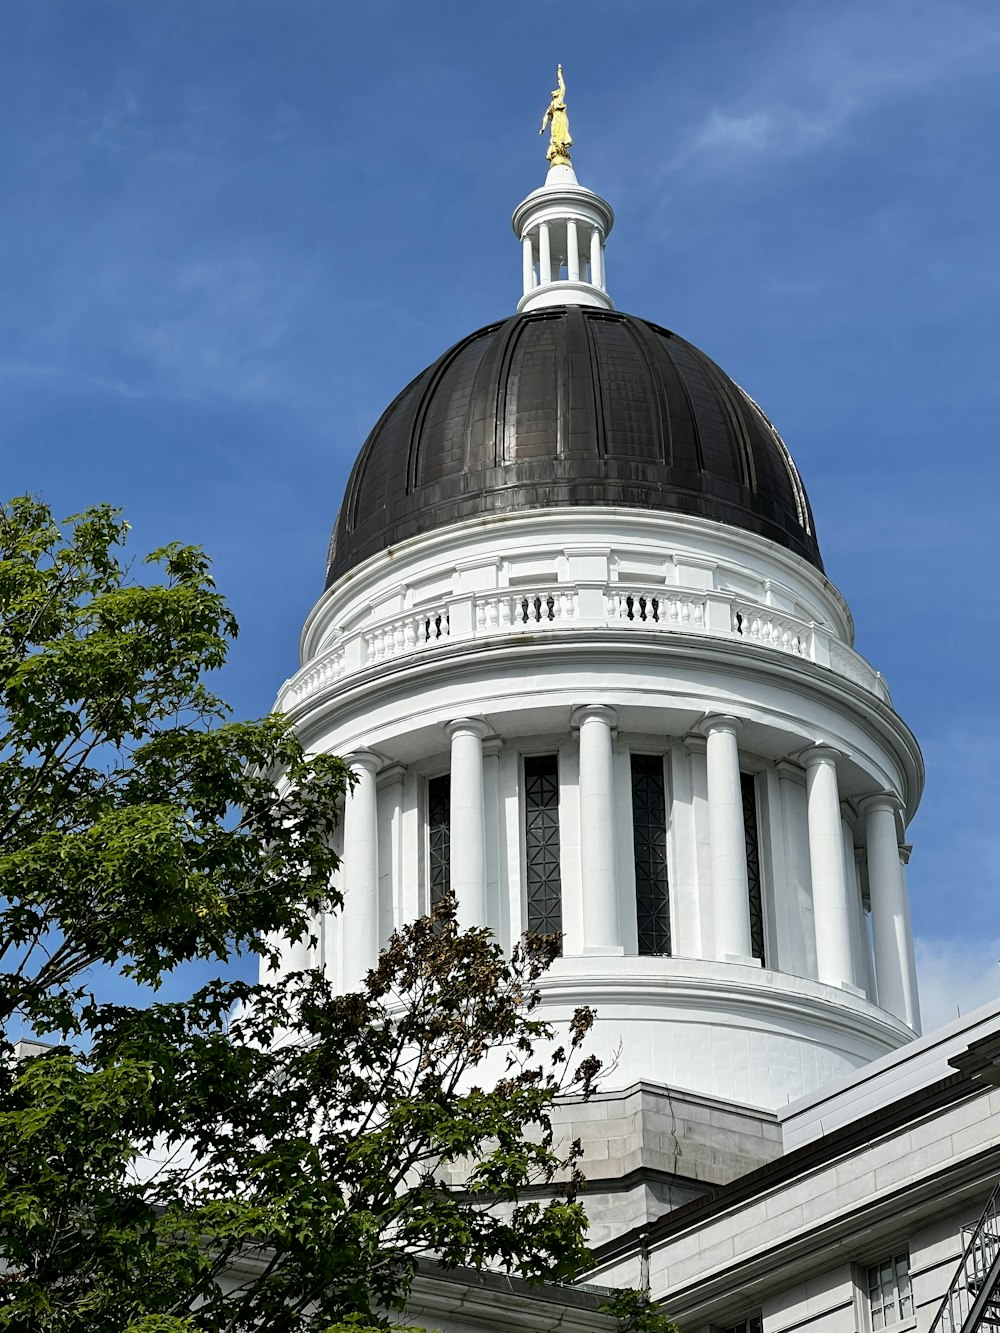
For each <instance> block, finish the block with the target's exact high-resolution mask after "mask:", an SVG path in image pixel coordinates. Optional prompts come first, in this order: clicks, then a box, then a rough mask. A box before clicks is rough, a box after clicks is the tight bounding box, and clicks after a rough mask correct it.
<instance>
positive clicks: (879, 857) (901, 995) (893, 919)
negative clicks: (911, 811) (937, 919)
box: [860, 792, 919, 1027]
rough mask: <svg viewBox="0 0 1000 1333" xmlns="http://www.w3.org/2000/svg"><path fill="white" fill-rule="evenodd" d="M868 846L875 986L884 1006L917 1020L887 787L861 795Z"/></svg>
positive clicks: (893, 802) (895, 803) (891, 803)
mask: <svg viewBox="0 0 1000 1333" xmlns="http://www.w3.org/2000/svg"><path fill="white" fill-rule="evenodd" d="M860 808H861V812H862V814H863V815H864V817H865V841H866V843H867V847H868V893H869V895H870V897H871V903H872V934H873V936H874V937H875V985H876V986H877V987H878V1002H879V1004H880V1005H881V1007H882V1008H883V1009H888V1010H889V1012H890V1013H891V1014H895V1015H896V1017H897V1018H901V1019H902V1020H903V1022H904V1023H907V1024H909V1025H910V1026H911V1027H913V1026H915V1025H916V1022H917V1021H919V1020H918V1014H917V995H916V985H915V981H914V980H911V977H910V975H909V973H910V967H909V941H908V939H907V936H908V934H909V916H910V914H909V910H908V908H907V903H906V894H905V892H904V890H903V868H902V866H901V864H900V860H899V839H898V838H897V837H896V812H897V810H898V809H899V802H898V800H897V799H896V797H895V796H893V795H892V794H891V793H890V792H879V793H878V795H876V796H866V797H865V799H864V800H863V801H862V802H861V804H860Z"/></svg>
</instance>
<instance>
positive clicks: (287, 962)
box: [277, 917, 318, 976]
mask: <svg viewBox="0 0 1000 1333" xmlns="http://www.w3.org/2000/svg"><path fill="white" fill-rule="evenodd" d="M317 931H318V925H317V923H316V919H315V917H314V918H313V919H312V921H310V923H309V930H308V931H307V932H306V934H305V935H302V936H301V937H300V938H299V939H297V940H285V942H284V946H283V947H282V950H281V965H280V967H279V968H278V973H277V975H280V976H286V975H287V974H288V973H289V972H306V971H308V969H309V968H310V967H315V966H316V964H315V962H314V960H313V956H312V952H313V951H312V946H311V945H310V943H309V935H310V933H313V934H315V933H316V932H317Z"/></svg>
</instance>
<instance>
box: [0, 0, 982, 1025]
mask: <svg viewBox="0 0 1000 1333" xmlns="http://www.w3.org/2000/svg"><path fill="white" fill-rule="evenodd" d="M0 34H2V41H0V115H2V121H3V124H4V126H5V133H4V135H3V137H2V141H0V180H2V182H3V189H2V198H3V205H2V209H0V291H2V293H3V297H2V300H0V423H2V424H0V429H2V439H3V443H4V466H5V471H6V477H5V481H4V489H5V491H6V493H7V494H14V493H17V492H19V491H23V490H33V491H36V492H38V493H40V494H41V495H42V496H43V497H44V498H45V499H47V500H48V501H49V502H50V503H51V504H52V505H53V506H54V507H55V508H56V509H57V510H59V511H62V512H65V513H68V512H70V511H72V510H75V509H78V508H80V507H81V506H83V505H84V504H87V503H90V502H92V501H98V500H111V501H113V502H115V503H116V504H120V505H122V506H124V508H125V509H126V511H127V514H128V516H129V518H130V519H131V521H132V522H133V525H134V528H135V537H136V544H137V547H142V548H143V549H145V548H148V547H150V546H152V545H154V544H157V543H159V542H162V541H165V540H170V539H175V538H176V539H181V540H185V541H194V542H199V543H202V544H203V545H204V546H205V547H206V548H207V549H208V550H209V551H210V552H211V553H212V555H213V557H214V559H215V563H216V575H217V580H218V583H219V585H220V586H221V588H222V589H223V590H224V591H225V592H226V593H227V594H228V596H229V597H230V599H231V600H232V602H233V604H234V606H235V608H236V611H237V613H238V615H239V618H240V621H241V624H242V627H243V632H242V635H241V637H240V640H239V642H238V645H237V647H236V649H235V651H234V653H233V658H232V662H231V665H230V667H229V668H228V669H227V671H226V673H225V679H224V681H223V683H222V688H223V690H224V692H225V693H227V695H228V696H229V697H230V698H231V700H232V701H233V703H234V705H235V707H236V709H237V711H238V713H240V714H243V715H250V714H259V713H262V712H264V711H266V710H267V709H268V708H269V707H270V705H271V702H272V700H273V698H274V694H275V691H276V689H277V686H278V685H279V684H280V683H281V681H282V680H283V679H284V678H285V677H286V676H287V675H289V674H291V672H292V671H293V670H294V669H295V666H296V645H297V638H298V631H299V627H300V625H301V623H302V620H303V619H304V617H305V615H306V613H307V611H308V609H309V607H310V605H311V604H312V602H313V601H314V599H315V598H316V596H318V594H319V592H320V591H321V587H322V575H323V561H324V554H325V549H326V543H327V539H328V536H329V529H330V527H331V524H332V522H333V518H334V515H335V513H336V509H337V506H338V503H339V499H340V494H341V491H342V488H343V485H344V482H345V480H346V477H347V473H348V470H349V468H350V465H351V462H352V461H353V458H354V455H355V453H356V452H357V450H358V448H359V447H360V445H361V443H362V442H363V440H364V437H365V435H366V433H367V431H368V429H369V428H370V427H371V425H372V424H373V423H374V421H375V419H376V417H377V416H378V414H379V412H380V411H381V409H382V407H384V405H385V404H386V403H387V402H388V401H389V399H390V398H391V397H392V396H394V394H395V393H396V392H397V391H398V389H399V388H400V387H401V386H402V385H403V384H404V383H405V382H406V381H407V380H408V379H410V378H411V377H412V376H413V375H414V374H415V373H416V372H417V371H419V370H420V369H421V368H422V367H423V366H424V365H426V364H427V363H428V362H430V361H431V360H433V359H434V358H435V357H436V356H437V355H438V354H439V353H440V352H441V351H442V350H444V348H445V347H447V346H449V345H450V344H451V343H452V342H454V341H455V340H456V339H457V338H459V337H461V336H462V335H463V334H465V333H466V332H468V331H469V330H471V329H473V328H476V327H479V326H480V325H482V324H484V323H487V322H488V321H490V320H492V319H495V318H497V317H499V316H502V315H504V314H506V313H507V312H509V311H510V310H512V309H513V306H514V304H515V302H516V300H517V297H518V295H519V284H520V253H519V249H518V246H517V244H516V242H515V240H514V238H513V236H512V234H511V232H510V230H509V221H508V219H509V216H510V212H511V209H512V208H513V206H514V205H515V204H516V203H517V202H518V201H519V200H520V199H521V198H522V197H523V196H524V195H525V194H526V193H527V192H528V191H529V190H530V189H532V188H534V187H535V186H536V185H537V184H540V183H541V180H542V178H543V173H544V158H543V152H544V141H543V140H540V139H539V138H538V135H537V129H538V123H539V121H540V117H541V113H542V111H543V110H544V107H545V105H546V100H547V95H548V90H549V88H550V87H551V86H552V83H551V80H552V74H553V69H554V66H555V63H556V62H557V61H558V60H561V61H562V63H563V65H564V67H565V70H566V78H567V84H568V87H569V96H568V100H569V107H570V114H571V118H572V128H573V136H574V140H575V148H574V163H575V165H576V168H577V171H578V174H579V176H580V179H581V180H582V181H583V182H584V183H586V184H588V185H590V186H592V187H593V188H594V189H596V190H598V191H599V192H600V193H602V194H603V195H605V196H606V197H607V198H608V199H610V201H611V202H612V204H613V205H614V207H615V210H616V213H617V222H616V226H615V230H614V233H613V235H612V238H611V242H610V245H609V250H608V265H607V267H608V283H609V287H610V289H611V292H612V295H613V297H614V298H615V301H616V303H617V304H618V306H619V307H620V308H622V309H625V310H629V311H631V312H633V313H635V314H639V315H645V316H647V317H649V318H652V319H654V320H656V321H657V322H659V323H662V324H665V325H667V326H668V327H670V328H673V329H675V330H677V332H679V333H681V334H683V335H684V336H685V337H687V338H690V339H691V340H692V341H694V342H695V343H697V344H698V345H699V346H700V347H702V348H704V349H705V350H706V351H707V352H708V353H709V354H710V355H711V356H712V357H714V358H715V359H716V360H717V361H719V362H720V363H721V365H722V366H724V367H725V369H726V370H727V371H728V372H729V373H730V374H731V375H733V377H734V378H735V379H737V380H738V381H739V382H740V383H741V384H743V385H744V386H745V387H746V388H747V389H748V391H749V392H750V393H752V394H753V396H754V397H755V398H756V399H757V400H758V401H759V402H760V403H761V404H762V405H763V406H764V408H765V410H766V411H767V412H768V414H769V415H770V416H771V417H772V418H773V420H774V421H775V422H776V424H777V425H778V427H779V429H780V430H781V431H782V434H783V435H784V437H785V439H786V440H787V442H788V444H789V446H790V448H791V449H792V452H793V454H794V456H795V458H796V460H797V462H798V464H799V467H800V470H801V472H802V474H803V477H804V479H805V482H806V485H807V487H808V489H809V493H810V496H811V499H812V502H813V508H814V510H815V513H816V520H817V527H818V531H819V536H820V540H821V544H822V547H823V552H824V556H825V559H826V563H827V569H828V572H829V573H830V575H831V577H832V578H833V580H834V581H835V582H836V583H837V584H838V586H839V587H840V588H841V590H842V591H843V592H844V594H845V595H846V597H847V599H848V601H849V603H850V605H851V607H852V609H853V611H854V614H855V618H856V621H857V628H858V647H859V648H860V650H861V651H862V652H863V653H864V654H865V655H866V656H867V657H868V658H869V659H870V660H871V661H872V662H873V663H874V665H875V666H877V667H878V668H879V669H880V670H881V671H882V672H883V673H884V675H885V676H886V678H887V680H888V682H889V685H890V687H891V689H892V691H893V698H894V702H895V704H896V706H897V708H898V709H899V711H900V712H901V713H902V715H903V716H904V717H905V718H906V720H907V721H908V722H909V724H910V725H911V727H912V728H913V730H914V731H915V732H916V734H917V736H918V738H919V739H920V741H921V743H922V745H923V747H924V752H925V756H926V759H927V765H928V782H927V790H926V795H925V799H924V804H923V807H922V809H921V811H920V813H919V815H918V817H917V819H916V820H915V821H914V823H913V825H912V826H911V836H912V840H913V843H914V846H915V850H914V855H913V861H912V864H911V869H910V883H911V892H912V896H913V913H914V921H915V926H916V930H917V934H918V937H919V942H920V943H919V949H920V957H921V965H922V975H923V983H924V992H925V1005H926V1007H927V1008H928V1009H930V1011H931V1016H932V1017H934V1018H937V1019H939V1020H940V1021H943V1020H944V1019H945V1018H947V1017H951V1016H954V1012H955V1005H956V1004H957V1003H960V1004H961V1005H962V1008H963V1010H964V1009H967V1008H968V1007H971V1005H972V1004H974V1003H978V1002H981V1001H982V1000H985V999H986V998H987V997H989V996H991V995H994V994H997V993H1000V967H998V965H997V960H998V959H1000V923H998V920H997V909H996V904H997V901H998V898H1000V893H998V890H1000V819H998V811H1000V759H998V753H1000V712H998V704H997V690H996V680H997V668H996V659H997V650H998V646H1000V643H998V641H1000V613H998V606H997V593H996V588H997V581H996V578H995V576H994V571H993V562H994V561H995V559H996V553H997V540H996V531H997V505H998V465H997V441H996V420H997V415H998V407H1000V379H998V376H997V364H998V343H1000V320H998V297H1000V228H998V224H997V217H998V215H1000V162H998V157H1000V149H998V144H1000V135H998V133H997V127H998V121H1000V6H997V5H996V3H995V0H948V3H947V4H944V3H941V0H930V2H927V3H924V2H921V0H879V3H878V4H872V3H871V0H838V3H836V4H831V3H829V0H821V2H820V3H816V2H815V0H742V2H738V0H641V2H639V0H617V2H616V4H615V5H614V6H610V5H608V4H606V3H601V4H597V3H593V0H578V2H577V3H576V4H574V5H573V6H569V7H568V6H566V5H564V4H554V3H549V2H548V0H534V3H530V4H529V3H523V0H506V2H505V3H504V4H502V5H497V4H493V5H488V4H486V3H478V4H477V3H470V2H469V0H466V2H465V3H461V4H460V3H452V2H451V0H424V2H423V3H420V4H417V3H414V0H407V2H404V0H366V3H364V4H361V5H351V6H348V5H346V4H338V3H334V2H333V0H170V3H169V4H158V5H153V4H147V3H142V2H141V0H20V2H15V0H7V3H6V4H5V5H4V6H3V10H2V13H0Z"/></svg>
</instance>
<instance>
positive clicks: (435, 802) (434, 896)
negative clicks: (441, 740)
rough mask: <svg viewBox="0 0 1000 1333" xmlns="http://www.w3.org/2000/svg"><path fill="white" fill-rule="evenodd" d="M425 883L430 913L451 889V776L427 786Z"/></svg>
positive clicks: (433, 779) (431, 782) (448, 774)
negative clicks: (427, 884) (428, 892)
mask: <svg viewBox="0 0 1000 1333" xmlns="http://www.w3.org/2000/svg"><path fill="white" fill-rule="evenodd" d="M427 881H428V883H429V885H430V908H431V911H432V912H433V910H434V908H435V907H436V906H437V905H438V903H439V902H440V901H441V899H442V898H443V897H444V896H445V895H446V894H447V893H448V891H449V890H450V889H451V774H450V773H445V774H443V775H442V776H441V777H439V778H431V779H430V781H429V782H428V783H427Z"/></svg>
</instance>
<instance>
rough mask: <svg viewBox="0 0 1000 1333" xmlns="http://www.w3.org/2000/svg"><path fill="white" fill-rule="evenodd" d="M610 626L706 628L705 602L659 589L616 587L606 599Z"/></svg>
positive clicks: (609, 592) (608, 593) (683, 594)
mask: <svg viewBox="0 0 1000 1333" xmlns="http://www.w3.org/2000/svg"><path fill="white" fill-rule="evenodd" d="M604 605H605V610H606V611H607V617H608V623H609V624H615V625H621V624H626V625H638V626H645V627H646V628H652V627H653V626H659V627H660V628H661V629H666V628H668V627H669V628H673V629H681V630H685V629H695V630H703V629H704V628H705V599H704V598H703V597H702V598H697V597H689V596H688V595H687V594H686V593H677V592H665V591H661V590H660V589H657V591H656V592H650V591H649V590H648V589H646V590H642V589H630V588H613V589H610V590H609V591H608V592H607V593H606V594H605V598H604Z"/></svg>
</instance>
